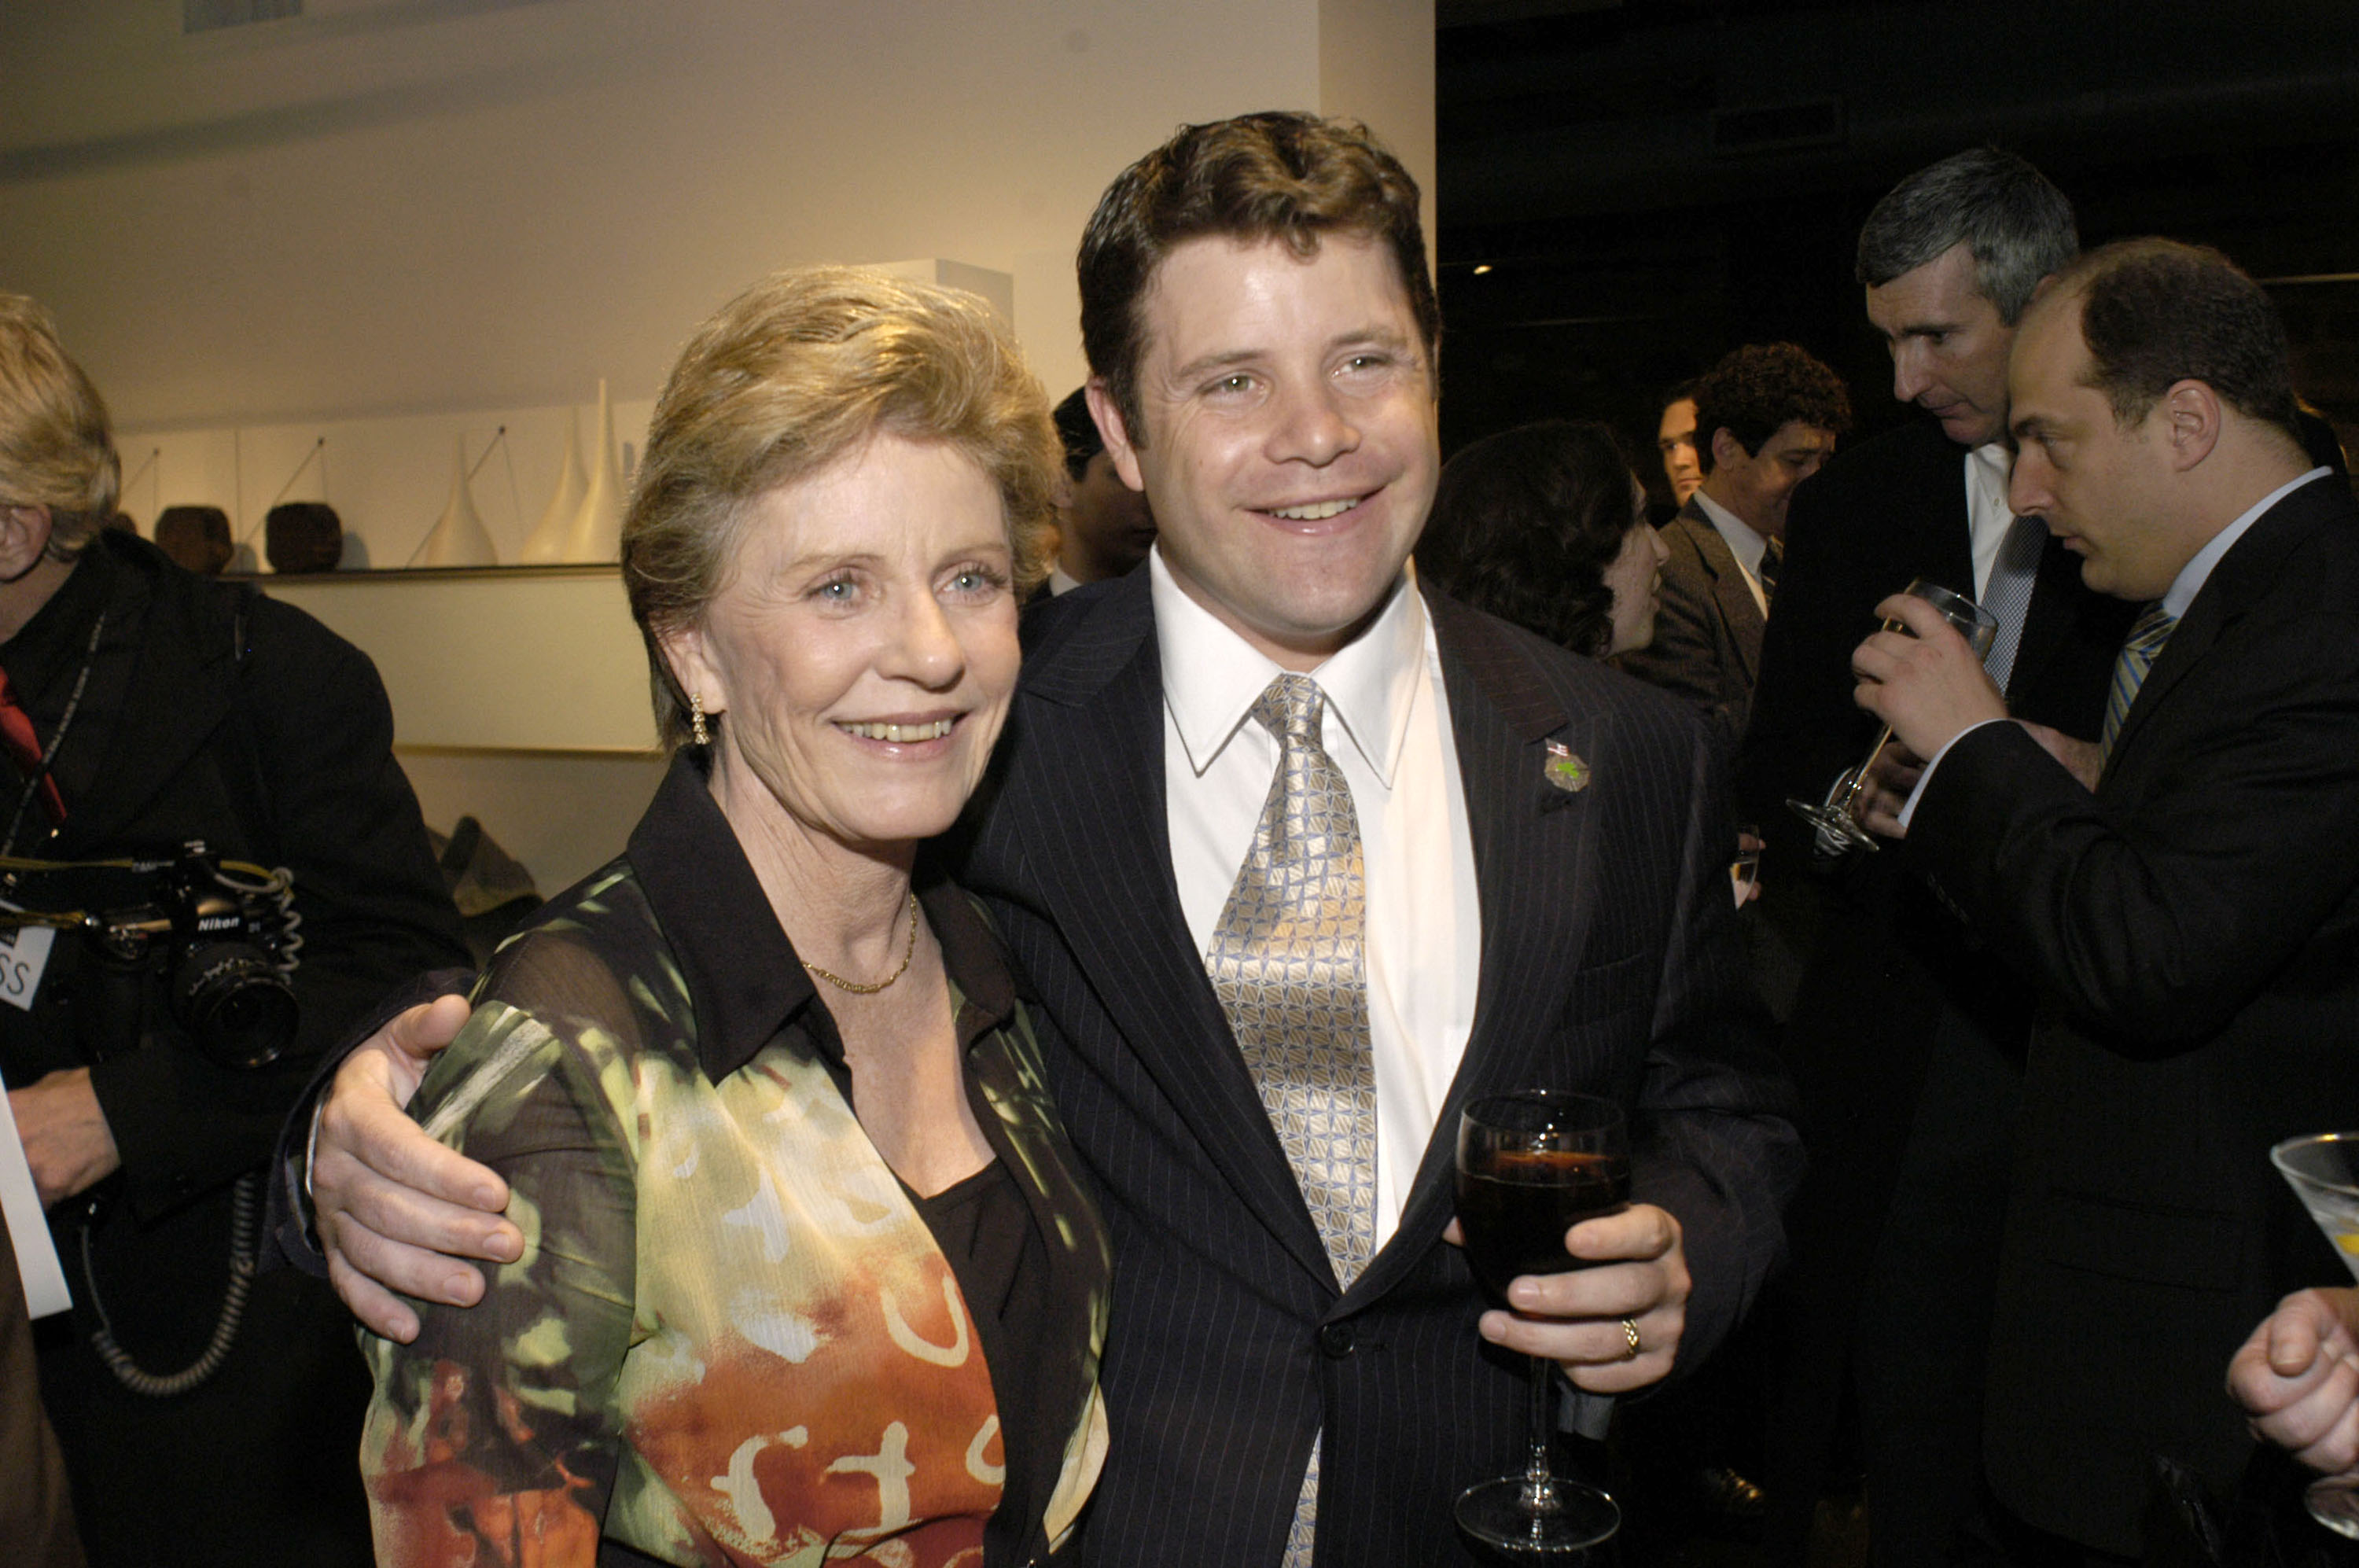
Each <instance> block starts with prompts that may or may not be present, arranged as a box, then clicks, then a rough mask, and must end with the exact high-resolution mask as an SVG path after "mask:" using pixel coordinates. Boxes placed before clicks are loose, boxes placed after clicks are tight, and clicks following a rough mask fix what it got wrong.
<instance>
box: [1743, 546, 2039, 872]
mask: <svg viewBox="0 0 2359 1568" xmlns="http://www.w3.org/2000/svg"><path fill="white" fill-rule="evenodd" d="M1903 592H1904V593H1907V594H1908V596H1909V597H1910V598H1912V599H1922V600H1924V601H1925V603H1927V604H1930V605H1932V606H1933V608H1935V609H1937V610H1939V611H1940V612H1941V617H1942V619H1944V620H1946V621H1948V622H1949V623H1950V625H1951V626H1953V627H1955V628H1956V630H1957V633H1958V635H1959V636H1960V637H1963V638H1965V639H1966V645H1967V646H1968V647H1969V648H1973V650H1974V657H1975V658H1976V659H1983V658H1987V657H1988V656H1989V654H1990V650H1991V644H1992V643H1993V642H1995V641H1996V640H1997V638H1998V617H1997V616H1995V615H1992V614H1991V613H1990V612H1989V611H1988V610H1985V609H1984V608H1983V607H1982V606H1981V605H1980V604H1975V603H1974V602H1973V600H1972V599H1969V598H1967V597H1966V596H1965V595H1964V594H1962V593H1951V592H1950V591H1949V590H1948V589H1947V588H1944V587H1942V586H1941V585H1940V583H1929V582H1927V581H1926V580H1925V579H1924V578H1922V577H1919V578H1918V579H1916V580H1915V581H1914V582H1912V583H1909V584H1908V587H1907V588H1906V589H1904V590H1903ZM1884 629H1885V630H1886V631H1888V632H1899V633H1901V634H1903V635H1904V636H1908V637H1914V636H1915V635H1916V634H1915V633H1914V632H1911V631H1909V630H1908V627H1907V626H1904V625H1902V624H1901V623H1900V622H1898V621H1886V622H1885V623H1884ZM1891 738H1892V726H1891V725H1890V724H1886V725H1885V726H1884V727H1883V728H1882V729H1881V730H1878V731H1877V732H1876V735H1875V745H1874V746H1869V747H1868V748H1867V760H1866V761H1864V762H1863V763H1861V764H1860V765H1859V766H1858V767H1857V768H1853V769H1852V770H1851V771H1850V772H1848V773H1846V774H1844V775H1843V777H1842V778H1841V779H1836V780H1835V787H1834V789H1832V790H1830V791H1829V792H1828V796H1827V800H1826V801H1825V802H1824V803H1823V804H1821V803H1820V802H1817V801H1814V800H1791V799H1789V800H1787V802H1786V804H1787V805H1788V806H1789V807H1791V808H1792V809H1793V811H1794V814H1795V815H1796V816H1798V817H1799V818H1801V819H1802V820H1803V821H1804V822H1808V823H1810V825H1811V826H1812V827H1814V828H1816V829H1818V830H1819V832H1820V833H1823V834H1825V835H1826V836H1827V837H1829V838H1832V839H1836V840H1838V841H1840V842H1841V843H1842V844H1843V845H1844V847H1846V848H1849V847H1852V846H1854V845H1856V846H1857V847H1859V848H1861V849H1871V850H1872V849H1879V848H1881V847H1882V846H1881V845H1880V844H1877V843H1876V842H1875V835H1874V834H1872V833H1869V832H1868V831H1867V830H1866V829H1865V828H1864V827H1862V826H1860V824H1859V815H1858V808H1859V796H1860V791H1861V790H1863V789H1865V788H1866V787H1867V770H1868V768H1871V767H1873V766H1874V765H1875V754H1876V753H1877V752H1879V751H1882V750H1883V749H1884V743H1885V742H1886V741H1888V740H1890V739H1891Z"/></svg>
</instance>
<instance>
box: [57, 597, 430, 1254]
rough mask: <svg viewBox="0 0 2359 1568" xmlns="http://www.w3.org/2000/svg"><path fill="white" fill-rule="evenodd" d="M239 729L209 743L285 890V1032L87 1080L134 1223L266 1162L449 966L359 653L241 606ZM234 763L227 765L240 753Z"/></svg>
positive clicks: (372, 685)
mask: <svg viewBox="0 0 2359 1568" xmlns="http://www.w3.org/2000/svg"><path fill="white" fill-rule="evenodd" d="M235 679H236V681H237V691H236V695H235V698H234V701H235V703H236V706H237V709H238V712H237V713H236V714H235V715H234V716H233V717H232V718H231V719H230V720H229V723H230V724H243V725H244V726H245V739H244V741H243V742H242V743H241V742H240V741H238V740H236V739H235V738H234V737H225V738H224V739H223V740H221V741H217V742H216V746H220V747H222V748H223V757H224V758H225V760H224V763H223V768H224V774H225V776H226V777H227V778H229V779H230V780H231V787H232V788H234V789H242V788H247V787H249V779H250V788H251V789H252V791H253V792H254V793H255V794H258V795H259V796H261V797H262V798H261V800H259V801H249V802H248V805H249V806H250V807H251V810H249V811H246V812H245V817H246V820H247V821H248V822H255V823H259V824H260V825H261V829H262V832H263V833H264V835H265V837H266V840H267V844H266V848H267V851H268V853H269V855H270V856H271V858H272V862H273V864H275V865H277V866H285V867H287V868H288V870H289V871H290V872H292V873H293V875H294V888H295V909H296V912H297V914H298V915H299V917H300V920H301V924H300V926H299V934H300V936H301V938H302V947H301V950H300V954H299V964H298V967H297V969H296V972H295V975H294V986H295V996H296V1001H297V1004H298V1007H299V1009H300V1016H301V1022H300V1025H299V1029H298V1033H297V1037H296V1040H295V1045H294V1048H293V1049H292V1050H291V1051H288V1053H287V1055H286V1056H285V1057H283V1058H281V1059H280V1060H279V1061H278V1062H274V1063H272V1064H271V1065H270V1066H269V1067H268V1068H266V1069H263V1070H260V1071H257V1072H253V1073H237V1072H233V1071H231V1070H228V1069H224V1068H221V1067H217V1066H215V1065H213V1064H212V1062H207V1061H205V1060H204V1059H203V1058H202V1057H201V1056H200V1055H198V1054H197V1053H196V1052H194V1051H182V1050H173V1051H133V1052H129V1053H126V1054H125V1055H123V1056H119V1057H115V1058H113V1059H111V1060H109V1061H107V1062H102V1063H100V1064H99V1066H98V1067H96V1068H94V1069H93V1070H92V1087H93V1088H94V1089H95V1090H96V1092H97V1094H98V1097H99V1103H100V1105H101V1107H102V1108H103V1110H104V1111H105V1113H106V1117H107V1123H108V1126H109V1127H111V1128H112V1129H113V1131H114V1138H115V1143H116V1145H117V1147H118V1149H120V1150H121V1152H122V1155H123V1163H124V1169H125V1174H126V1178H127V1181H128V1183H129V1189H130V1196H131V1198H132V1200H133V1202H134V1203H136V1204H138V1205H139V1206H140V1207H141V1208H142V1209H143V1211H151V1212H152V1211H153V1210H155V1209H158V1208H160V1207H164V1206H168V1205H169V1204H170V1203H175V1202H177V1201H179V1200H180V1199H181V1198H184V1197H186V1196H188V1195H190V1194H192V1193H194V1192H201V1191H204V1190H205V1189H207V1188H209V1187H212V1186H214V1185H217V1184H219V1183H220V1182H222V1181H227V1180H229V1179H230V1178H232V1177H233V1176H235V1175H237V1174H238V1173H239V1172H241V1171H246V1170H249V1169H252V1168H253V1167H255V1166H256V1165H258V1164H260V1163H262V1162H263V1161H264V1160H266V1159H267V1158H268V1157H269V1155H270V1152H271V1149H272V1146H273V1144H274V1142H275V1141H276V1138H277V1132H278V1127H279V1123H280V1119H281V1118H282V1116H284V1115H285V1113H286V1111H287V1108H288V1103H289V1102H290V1101H291V1100H292V1099H293V1098H294V1097H295V1096H296V1095H297V1094H298V1093H299V1090H300V1088H301V1086H302V1085H303V1083H304V1082H305V1080H306V1079H307V1078H309V1077H310V1073H311V1071H312V1067H313V1064H314V1062H316V1060H317V1058H318V1057H319V1055H320V1054H321V1051H323V1050H324V1049H325V1048H326V1047H327V1046H328V1045H329V1044H331V1043H332V1042H333V1041H335V1040H338V1039H339V1038H340V1037H342V1035H343V1033H344V1032H345V1030H346V1029H348V1028H349V1026H350V1025H351V1024H352V1022H353V1020H354V1019H356V1018H360V1017H362V1016H363V1015H364V1014H365V1013H366V1012H367V1011H368V1009H369V1008H370V1007H371V1006H372V1005H373V1004H374V1003H375V1002H376V1001H377V999H378V998H379V997H380V996H383V995H384V994H385V993H386V992H387V991H389V990H391V989H392V988H393V987H394V986H395V985H397V984H398V983H399V982H400V981H401V980H402V979H403V978H404V977H405V976H407V975H411V974H414V973H416V972H417V971H419V970H421V969H427V968H430V967H433V966H435V965H437V964H463V963H465V962H466V961H467V952H466V948H465V946H464V944H463V943H462V941H461V938H460V933H459V924H458V912H457V910H456V909H453V908H452V906H451V898H450V895H449V893H448V892H447V891H446V890H445V888H444V887H443V884H442V878H441V873H440V870H439V868H438V867H437V866H435V863H434V858H433V853H432V850H431V849H430V847H429V845H428V844H427V840H426V830H425V824H424V822H423V821H422V820H421V819H420V817H419V810H418V800H417V797H416V796H415V795H413V794H412V793H411V792H410V788H409V781H408V779H407V778H406V777H404V776H403V774H402V771H401V767H400V765H399V764H398V763H397V762H396V761H395V760H394V757H393V712H392V708H391V705H390V704H389V703H388V702H386V695H385V688H384V686H383V684H382V683H381V682H380V681H378V679H377V674H376V669H375V666H374V665H373V664H371V663H370V662H369V660H368V659H367V656H366V655H364V654H363V653H361V652H360V651H359V650H358V649H357V648H353V646H352V645H351V644H349V643H347V642H345V641H343V640H342V638H340V637H335V636H334V635H333V634H332V633H330V632H329V631H328V630H327V629H326V628H325V627H323V626H320V625H319V624H318V623H317V622H315V621H313V620H311V619H310V617H309V616H307V615H302V614H301V613H300V612H299V611H295V610H292V609H289V608H288V607H287V606H285V605H280V604H271V603H270V602H268V601H267V600H263V601H258V602H256V603H255V604H254V606H253V614H252V622H251V626H250V643H249V648H248V650H247V652H246V654H245V662H244V667H243V668H242V669H241V670H239V671H238V673H237V675H236V677H235ZM242 753H248V754H250V762H249V761H241V759H240V758H241V754H242Z"/></svg>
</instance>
